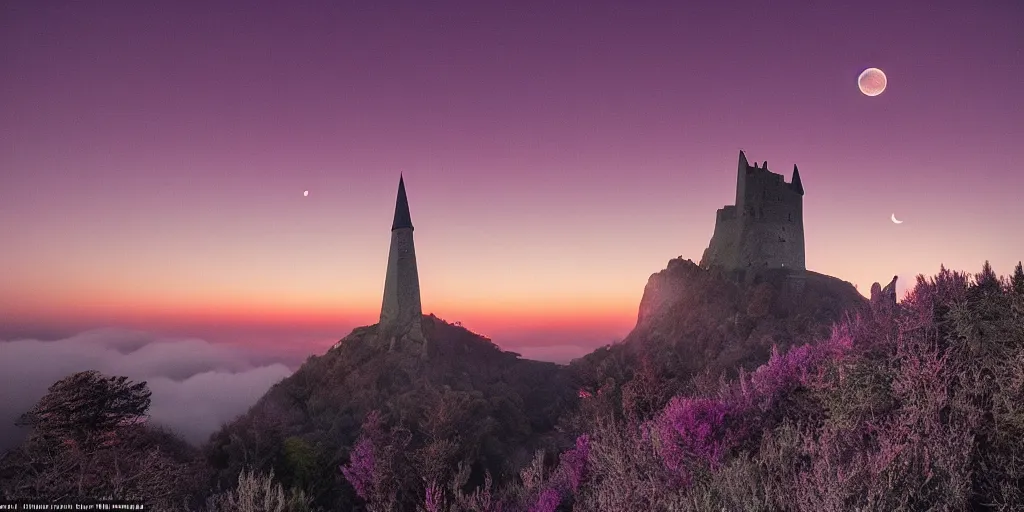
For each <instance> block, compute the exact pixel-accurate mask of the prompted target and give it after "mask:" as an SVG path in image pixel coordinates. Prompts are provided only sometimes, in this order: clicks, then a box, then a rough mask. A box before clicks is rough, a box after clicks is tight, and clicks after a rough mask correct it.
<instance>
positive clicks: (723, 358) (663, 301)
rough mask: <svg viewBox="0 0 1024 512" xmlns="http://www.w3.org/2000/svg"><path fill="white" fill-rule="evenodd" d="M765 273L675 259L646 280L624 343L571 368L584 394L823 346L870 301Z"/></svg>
mask: <svg viewBox="0 0 1024 512" xmlns="http://www.w3.org/2000/svg"><path fill="white" fill-rule="evenodd" d="M793 275H794V274H793V273H792V272H791V271H788V270H785V269H776V270H767V271H762V272H760V273H758V274H757V276H756V277H754V278H753V279H751V280H749V281H748V280H739V279H736V278H735V277H734V275H733V274H731V273H728V272H724V271H721V270H719V269H714V268H711V269H709V268H702V267H700V266H698V265H697V264H696V263H694V262H693V261H691V260H686V259H682V258H676V259H673V260H670V261H669V262H668V265H667V267H666V268H665V269H664V270H661V271H660V272H657V273H655V274H653V275H651V277H650V279H648V281H647V285H646V287H645V288H644V294H643V298H642V299H641V301H640V307H639V312H638V315H637V323H636V326H635V327H634V328H633V330H632V331H630V333H629V334H628V335H627V336H626V337H625V338H624V339H623V341H622V342H620V343H617V344H613V345H610V346H606V347H603V348H600V349H598V350H596V351H594V352H592V353H591V354H588V355H586V356H584V357H582V358H579V359H577V360H575V361H573V363H572V368H573V373H574V375H575V376H576V378H577V379H578V380H579V381H580V382H581V383H582V384H583V385H584V386H585V387H590V388H594V389H596V388H598V387H600V386H602V385H603V384H604V383H605V381H606V380H607V379H609V378H612V379H614V380H616V381H617V382H619V383H623V382H625V381H628V380H630V379H631V378H632V375H633V369H634V368H637V367H638V366H640V365H645V366H646V367H647V370H649V371H652V372H654V373H656V374H658V375H659V376H660V377H661V378H663V379H667V380H669V381H673V382H677V383H682V382H684V381H685V380H687V379H689V378H690V377H692V376H693V375H694V374H696V373H699V372H703V373H706V374H708V375H709V376H712V377H717V376H718V375H719V374H722V373H725V374H730V375H734V374H735V372H736V371H737V370H738V369H740V368H746V369H748V370H749V369H752V368H754V367H756V366H757V365H760V364H762V363H764V362H765V361H767V360H768V358H769V356H770V355H771V351H772V348H773V347H777V348H779V349H783V350H784V349H786V348H787V347H790V346H793V345H796V344H801V343H808V342H812V341H814V340H818V339H823V338H825V337H827V336H828V334H829V333H830V331H831V329H832V326H833V324H835V323H836V322H838V321H840V320H842V319H843V318H844V317H845V316H846V315H847V314H848V313H853V312H856V311H863V310H864V309H865V308H867V306H868V300H867V299H866V298H865V297H864V296H862V295H861V294H860V293H859V292H858V291H857V289H856V288H855V287H854V286H853V285H852V284H850V283H849V282H846V281H843V280H840V279H837V278H835V277H831V276H827V275H824V274H819V273H817V272H811V271H799V273H798V274H796V275H797V276H803V278H802V279H793V278H792V277H791V276H793Z"/></svg>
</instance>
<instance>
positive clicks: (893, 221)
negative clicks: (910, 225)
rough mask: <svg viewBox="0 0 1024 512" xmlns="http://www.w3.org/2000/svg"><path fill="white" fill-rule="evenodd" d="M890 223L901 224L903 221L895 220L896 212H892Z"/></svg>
mask: <svg viewBox="0 0 1024 512" xmlns="http://www.w3.org/2000/svg"><path fill="white" fill-rule="evenodd" d="M892 223H893V224H903V221H902V220H896V214H895V213H894V214H892Z"/></svg>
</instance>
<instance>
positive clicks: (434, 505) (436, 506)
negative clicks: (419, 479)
mask: <svg viewBox="0 0 1024 512" xmlns="http://www.w3.org/2000/svg"><path fill="white" fill-rule="evenodd" d="M441 498H442V497H441V488H440V487H438V486H437V484H436V483H434V482H430V485H428V486H427V491H426V497H425V498H424V507H425V508H426V509H427V512H440V510H441Z"/></svg>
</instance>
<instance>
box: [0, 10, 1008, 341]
mask: <svg viewBox="0 0 1024 512" xmlns="http://www.w3.org/2000/svg"><path fill="white" fill-rule="evenodd" d="M186 4H188V5H186ZM428 4H429V5H430V6H432V7H430V8H425V7H423V6H424V5H428ZM842 4H844V5H840V3H837V2H774V1H773V2H767V1H765V2H753V1H751V2H725V1H723V2H684V1H679V0H672V1H660V2H656V1H638V2H606V1H593V0H587V1H582V0H566V1H559V2H534V1H523V0H519V1H515V2H501V3H499V2H480V1H478V0H474V1H468V0H467V1H458V2H454V1H440V2H430V3H423V2H411V1H408V2H386V1H385V2H376V1H373V2H355V1H326V0H322V1H303V2H171V1H157V0H154V1H146V2H137V1H104V2H59V1H46V2H40V1H13V2H3V3H2V4H0V339H14V338H17V337H37V338H45V337H47V336H52V337H56V336H66V335H68V334H70V333H74V332H77V331H81V330H85V329H91V328H97V327H110V326H124V327H131V328H140V329H148V330H154V331H161V332H169V333H174V334H181V335H189V336H200V337H204V338H206V339H210V340H213V341H217V342H231V343H239V344H247V345H250V346H262V347H266V348H267V349H268V350H278V351H283V352H287V353H289V354H291V355H294V356H296V357H299V356H301V357H304V356H305V355H308V354H311V353H321V352H323V350H324V349H325V348H326V347H328V346H329V345H330V344H331V343H333V342H335V341H337V340H338V339H339V338H341V337H343V336H344V335H346V334H347V333H348V331H349V330H350V329H351V328H352V327H355V326H359V325H366V324H371V323H374V322H376V319H377V315H378V313H379V309H380V303H381V295H382V291H383V285H384V272H385V268H386V265H387V251H388V244H389V240H390V238H389V236H390V233H389V229H390V226H391V217H392V215H393V209H394V202H395V193H396V187H397V183H398V176H399V173H400V172H402V173H404V175H405V180H406V186H407V188H408V192H409V200H410V204H411V211H412V219H413V223H414V224H415V226H416V233H415V234H416V250H417V258H418V261H419V274H420V280H421V283H420V284H421V289H422V290H423V292H422V295H423V297H422V299H423V307H424V311H425V312H433V313H436V314H437V315H438V316H440V317H442V318H444V319H446V320H449V321H453V322H454V321H461V322H462V323H463V324H464V325H466V326H467V327H469V328H470V329H473V330H474V331H477V332H480V333H482V334H485V335H487V336H490V337H491V338H493V339H494V341H495V342H497V343H498V344H500V345H502V346H504V347H506V348H509V349H512V350H516V351H518V352H521V353H523V354H524V355H526V356H530V357H535V358H540V359H552V360H566V359H567V358H568V357H570V356H578V355H582V354H583V353H585V352H587V351H589V350H590V349H591V348H593V347H595V346H599V345H603V344H606V343H609V342H611V341H613V340H615V339H618V338H621V337H622V336H624V335H625V334H626V333H627V332H628V330H629V329H630V328H631V327H632V325H633V323H634V322H635V319H636V311H637V306H638V304H639V301H640V297H641V295H642V293H643V288H644V285H645V284H646V281H647V278H648V277H649V276H650V274H652V273H654V272H657V271H658V270H660V269H662V268H664V267H665V264H666V262H667V261H668V260H669V259H670V258H673V257H676V256H680V255H682V256H683V257H685V258H690V259H693V260H699V259H700V257H701V253H702V251H703V250H704V248H705V247H706V246H707V244H708V241H709V240H710V237H711V233H712V231H713V229H714V219H715V211H716V209H718V208H720V207H721V206H723V205H725V204H728V203H730V202H732V199H733V197H734V190H735V173H736V160H737V154H738V151H739V149H740V148H742V149H744V150H745V151H746V154H747V157H748V158H749V159H750V160H751V162H753V161H757V162H762V161H764V160H768V162H769V166H770V168H771V169H772V170H773V171H775V172H779V173H784V174H785V176H786V179H787V181H788V180H789V179H790V174H791V172H792V168H793V164H794V163H795V164H797V165H799V167H800V171H801V176H802V179H803V184H804V187H805V189H806V191H807V195H806V196H805V198H804V222H805V232H806V240H807V265H808V268H809V269H811V270H815V271H817V272H821V273H825V274H829V275H833V276H836V277H839V278H842V279H845V280H848V281H850V282H852V283H854V284H856V285H857V286H858V287H859V289H860V290H861V291H862V293H867V290H868V288H869V287H870V285H871V283H872V282H874V281H882V282H883V283H885V282H887V281H888V280H889V279H890V278H891V277H892V276H893V275H899V276H900V277H901V281H902V283H901V285H903V286H901V289H900V290H901V293H902V290H903V289H904V288H905V285H907V284H909V281H912V279H913V276H914V275H916V274H918V273H925V274H932V273H934V272H936V271H937V270H938V268H939V265H940V264H942V263H944V264H945V265H946V266H948V267H952V268H955V269H963V270H970V271H972V272H973V271H976V270H978V269H979V268H980V267H981V265H982V263H983V262H984V260H986V259H988V260H990V261H991V262H992V265H993V266H994V267H995V270H996V271H997V272H998V273H1000V274H1006V273H1009V272H1010V271H1011V270H1012V266H1013V265H1014V264H1016V262H1017V261H1018V260H1019V259H1021V258H1022V257H1024V235H1021V232H1022V231H1024V228H1022V224H1024V222H1022V221H1024V201H1022V200H1021V197H1022V196H1021V191H1022V190H1024V171H1022V169H1024V144H1022V141H1024V107H1022V106H1024V100H1022V93H1024V85H1022V84H1024V30H1021V29H1020V25H1021V23H1022V21H1024V4H1022V3H1021V2H1017V1H1010V0H992V1H982V2H951V1H945V0H940V1H935V2H889V1H884V2H883V1H878V2H874V1H859V2H842ZM868 67H878V68H881V69H882V70H884V71H885V73H886V74H887V75H888V88H887V89H886V91H885V92H884V93H883V94H881V95H880V96H877V97H867V96H864V95H863V94H861V93H860V92H859V91H858V89H857V83H856V81H857V76H858V74H859V73H860V72H861V71H863V70H864V69H865V68H868ZM304 190H309V196H308V197H303V191H304ZM892 213H895V214H896V216H897V217H899V218H901V219H902V220H904V221H905V223H904V224H902V225H898V226H897V225H894V224H893V223H892V222H890V220H889V217H890V214H892Z"/></svg>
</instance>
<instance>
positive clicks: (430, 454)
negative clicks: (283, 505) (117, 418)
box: [207, 315, 576, 509]
mask: <svg viewBox="0 0 1024 512" xmlns="http://www.w3.org/2000/svg"><path fill="white" fill-rule="evenodd" d="M421 325H422V330H423V335H424V337H425V338H426V340H427V342H428V346H429V347H430V350H429V354H428V357H426V358H424V357H422V352H421V350H420V349H419V348H418V347H416V346H407V347H400V348H399V349H396V350H389V347H388V344H387V343H382V342H380V341H379V340H378V339H377V336H376V334H377V333H376V329H377V326H376V325H373V326H367V327H361V328H357V329H355V330H354V331H353V332H352V333H351V334H349V335H348V336H346V337H345V338H343V339H342V340H341V341H339V342H338V343H337V344H336V345H335V346H334V347H333V348H331V349H330V350H328V351H327V353H325V354H324V355H322V356H312V357H310V358H309V359H308V360H307V361H306V362H305V364H303V365H302V367H301V368H299V370H298V371H296V372H295V374H293V375H292V376H290V377H288V378H286V379H284V380H283V381H281V382H280V383H279V384H276V385H275V386H274V387H272V388H271V389H270V391H268V392H267V394H266V395H265V396H264V397H263V398H261V399H260V400H259V402H258V403H257V404H256V405H255V406H253V408H252V409H251V410H250V411H249V412H248V413H247V414H245V415H243V416H242V417H240V418H238V419H237V420H236V421H234V422H232V423H230V424H228V425H226V426H225V427H224V428H223V429H221V430H220V431H219V432H217V433H215V434H214V435H213V436H212V437H211V440H210V443H209V445H208V447H207V454H208V458H209V460H210V462H211V464H212V466H213V468H214V469H215V471H216V474H217V481H218V483H220V484H221V485H223V486H230V485H231V484H232V483H233V482H234V480H235V479H237V475H238V473H239V472H240V471H241V469H242V467H243V466H245V465H251V466H253V467H256V468H260V469H261V470H268V469H270V468H273V469H274V470H275V474H276V475H277V476H278V477H279V479H280V481H281V482H282V483H283V484H285V485H286V486H291V485H294V486H299V487H303V488H305V489H306V490H307V492H311V493H312V497H313V498H315V499H316V500H317V502H318V503H322V504H327V503H331V504H333V506H336V507H343V508H346V509H347V508H348V507H351V506H352V502H351V500H352V499H354V496H352V495H350V494H348V493H346V492H343V491H342V489H344V488H347V486H343V485H342V484H341V483H340V482H339V481H338V480H339V478H340V475H339V473H338V466H339V465H340V464H342V463H343V462H345V461H347V460H348V459H349V451H350V448H351V447H352V445H353V444H354V442H355V441H356V437H357V436H358V434H359V430H360V425H361V424H362V423H363V421H364V420H365V419H366V417H367V414H368V413H369V412H370V411H374V410H376V411H379V412H380V413H381V416H382V417H383V418H384V420H385V421H386V423H387V424H388V425H390V426H393V427H396V428H399V429H401V430H402V431H403V432H404V433H405V434H404V435H408V436H409V440H408V441H409V445H408V451H409V452H410V453H414V456H413V457H412V458H413V459H414V460H415V461H416V462H417V463H418V464H423V465H430V466H432V467H433V466H435V465H436V466H438V467H449V466H450V467H453V468H454V467H456V466H457V465H458V464H459V463H460V462H461V463H465V465H466V467H467V469H468V470H469V471H470V474H469V481H470V483H474V484H479V483H482V482H483V480H484V476H485V473H489V474H490V475H492V477H493V478H494V479H495V481H496V482H503V481H505V480H506V479H507V477H509V476H512V475H515V474H516V473H517V471H518V470H519V468H520V467H522V466H524V465H526V464H528V463H529V460H530V459H531V458H532V456H533V453H534V451H535V450H536V449H539V448H545V447H546V448H549V449H552V448H554V447H555V446H556V445H557V444H560V443H557V442H556V440H555V439H554V428H555V425H556V422H557V420H558V417H559V415H560V414H561V413H562V411H564V410H566V409H568V408H570V407H571V404H572V403H573V402H575V400H576V396H575V393H576V392H575V389H574V388H573V387H572V386H571V384H570V382H569V380H568V378H567V376H566V374H565V372H564V371H563V370H562V369H561V368H560V366H559V365H557V364H555V363H546V362H539V361H531V360H526V359H522V358H520V356H519V355H518V354H516V353H513V352H506V351H502V350H501V349H500V348H498V347H497V346H496V345H495V344H494V343H492V342H491V341H490V340H489V339H487V338H485V337H483V336H481V335H479V334H476V333H473V332H471V331H469V330H467V329H465V328H463V327H461V326H459V325H455V324H451V323H448V322H445V321H444V320H442V319H440V318H437V317H436V316H434V315H425V316H423V318H422V321H421ZM419 484H422V483H421V482H420V483H419Z"/></svg>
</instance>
